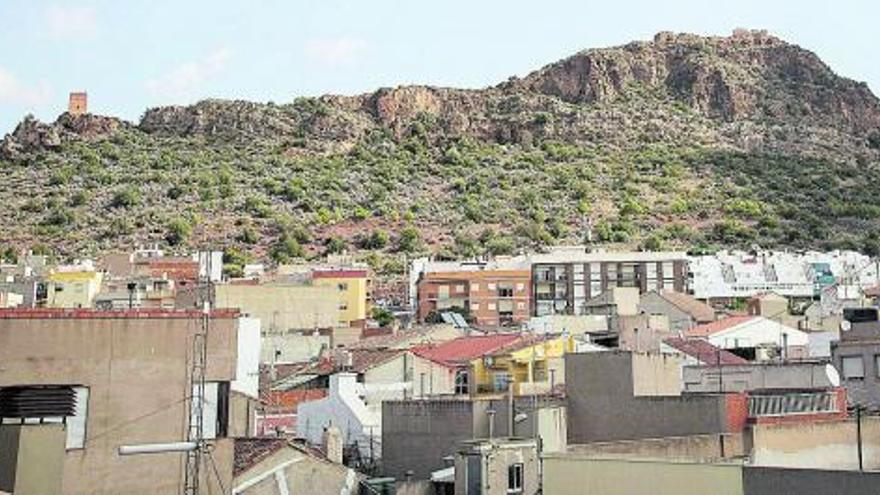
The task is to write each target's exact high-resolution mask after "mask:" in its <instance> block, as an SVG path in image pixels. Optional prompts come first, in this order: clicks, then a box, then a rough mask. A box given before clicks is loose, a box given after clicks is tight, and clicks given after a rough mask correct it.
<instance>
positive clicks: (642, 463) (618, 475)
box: [544, 454, 834, 495]
mask: <svg viewBox="0 0 880 495" xmlns="http://www.w3.org/2000/svg"><path fill="white" fill-rule="evenodd" d="M544 493H548V494H553V495H633V494H658V495H667V494H675V495H706V494H712V495H743V483H742V467H740V466H738V465H719V464H697V463H676V462H670V461H649V460H626V459H590V458H586V457H582V456H575V455H570V454H563V455H557V454H554V455H547V456H545V457H544ZM828 493H834V492H828Z"/></svg>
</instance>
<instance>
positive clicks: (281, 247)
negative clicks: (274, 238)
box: [272, 235, 306, 263]
mask: <svg viewBox="0 0 880 495" xmlns="http://www.w3.org/2000/svg"><path fill="white" fill-rule="evenodd" d="M305 255H306V251H305V249H303V247H302V245H300V243H299V241H297V240H296V239H294V238H293V237H290V236H287V235H284V236H282V237H281V239H279V240H278V243H277V244H275V247H274V248H272V259H273V260H275V262H276V263H287V262H288V261H290V260H291V259H292V258H302V257H304V256H305Z"/></svg>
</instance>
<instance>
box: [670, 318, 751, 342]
mask: <svg viewBox="0 0 880 495" xmlns="http://www.w3.org/2000/svg"><path fill="white" fill-rule="evenodd" d="M756 318H758V317H757V316H729V317H727V318H724V319H723V320H718V321H713V322H712V323H706V324H705V325H699V326H696V327H694V328H691V329H690V330H688V331H687V332H685V334H686V335H687V336H688V337H708V336H709V335H714V334H716V333H718V332H723V331H724V330H727V329H729V328H732V327H735V326H737V325H739V324H742V323H745V322H747V321H751V320H754V319H756Z"/></svg>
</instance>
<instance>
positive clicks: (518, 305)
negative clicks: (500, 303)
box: [516, 302, 526, 309]
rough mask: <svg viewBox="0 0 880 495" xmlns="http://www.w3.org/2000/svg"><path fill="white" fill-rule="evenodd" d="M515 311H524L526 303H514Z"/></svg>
mask: <svg viewBox="0 0 880 495" xmlns="http://www.w3.org/2000/svg"><path fill="white" fill-rule="evenodd" d="M516 309H526V303H524V302H518V303H516Z"/></svg>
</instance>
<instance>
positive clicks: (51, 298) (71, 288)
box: [46, 271, 104, 308]
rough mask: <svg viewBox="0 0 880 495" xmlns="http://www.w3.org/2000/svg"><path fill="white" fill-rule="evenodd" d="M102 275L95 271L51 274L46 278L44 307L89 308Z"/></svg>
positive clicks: (92, 303)
mask: <svg viewBox="0 0 880 495" xmlns="http://www.w3.org/2000/svg"><path fill="white" fill-rule="evenodd" d="M103 280H104V274H103V273H101V272H97V271H70V272H53V273H50V274H49V275H48V276H47V277H46V306H47V307H50V308H91V307H92V306H93V305H94V302H95V296H97V295H98V292H100V291H101V283H102V282H103Z"/></svg>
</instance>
